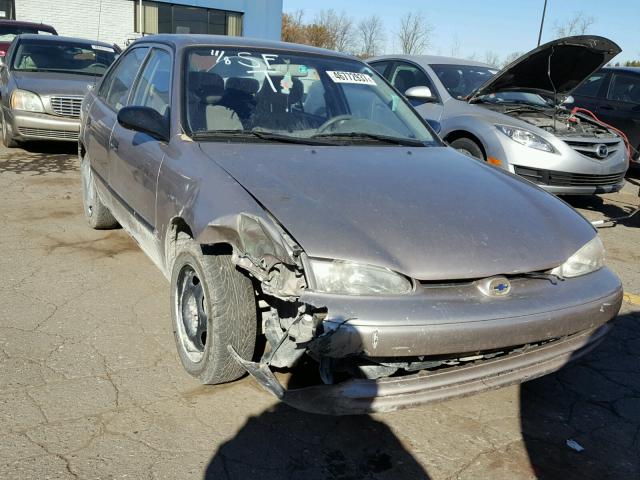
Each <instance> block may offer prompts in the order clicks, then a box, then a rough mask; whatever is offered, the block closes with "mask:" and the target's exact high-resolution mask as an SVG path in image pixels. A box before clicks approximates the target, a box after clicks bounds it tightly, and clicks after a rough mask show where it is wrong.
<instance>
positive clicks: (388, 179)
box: [201, 142, 595, 280]
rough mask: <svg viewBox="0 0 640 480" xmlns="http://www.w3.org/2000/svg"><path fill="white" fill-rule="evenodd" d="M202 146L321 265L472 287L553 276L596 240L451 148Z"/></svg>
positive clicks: (558, 210) (554, 205)
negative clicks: (513, 277) (341, 263)
mask: <svg viewBox="0 0 640 480" xmlns="http://www.w3.org/2000/svg"><path fill="white" fill-rule="evenodd" d="M201 148H202V149H203V151H204V152H205V154H207V155H208V156H209V157H210V158H211V159H212V160H214V161H215V162H216V163H217V164H218V165H220V166H221V167H222V168H223V169H225V170H226V171H227V172H228V173H229V174H230V175H231V176H233V177H234V178H235V179H236V180H237V181H238V182H239V183H240V184H241V185H242V186H243V187H244V188H245V189H246V190H247V191H248V192H249V193H250V194H251V195H252V196H253V197H254V198H255V199H256V200H257V201H258V202H259V203H260V204H261V205H262V206H263V207H264V208H265V209H266V210H267V211H268V212H270V213H271V214H272V215H273V216H274V217H275V218H276V219H277V220H278V221H279V222H280V224H281V225H282V226H283V227H284V228H285V229H286V230H287V231H288V232H289V233H290V234H291V235H292V236H293V238H295V239H296V241H297V242H298V243H299V244H300V246H301V247H302V248H303V249H304V250H305V251H306V253H307V254H308V255H309V256H312V257H323V258H336V259H345V260H352V261H356V262H362V263H366V264H373V265H378V266H383V267H387V268H390V269H392V270H395V271H398V272H401V273H403V274H405V275H408V276H410V277H412V278H415V279H419V280H452V279H471V278H481V277H488V276H491V275H496V274H513V273H523V272H532V271H540V270H546V269H548V268H552V267H555V266H557V265H559V264H561V263H562V262H564V261H565V260H566V259H567V258H568V257H570V256H571V255H572V254H573V253H575V252H576V251H577V250H578V249H579V248H580V247H582V246H583V245H584V244H585V243H586V242H587V241H589V240H590V239H591V238H593V237H594V235H595V232H594V229H593V227H592V226H591V225H590V224H589V223H588V222H587V221H586V220H584V218H582V217H581V216H580V215H579V214H577V213H576V212H575V211H574V210H573V209H572V208H571V207H569V206H568V205H566V204H565V203H564V202H562V201H560V200H558V199H557V198H555V197H553V196H552V195H550V194H548V193H546V192H544V191H543V190H541V189H539V188H537V187H534V186H532V185H531V184H529V183H528V182H527V181H525V180H522V179H519V178H518V177H515V176H514V175H511V174H509V173H506V172H503V171H501V170H497V169H495V168H494V167H490V166H488V165H485V164H481V163H480V162H477V161H475V160H472V159H469V158H468V157H465V156H464V155H461V154H459V153H458V152H456V151H455V150H453V149H451V148H448V147H431V148H403V147H361V146H353V147H313V148H312V147H303V146H298V145H275V144H267V145H265V144H245V145H233V146H232V147H231V148H230V146H229V145H225V144H221V143H213V142H211V143H205V142H203V143H202V144H201Z"/></svg>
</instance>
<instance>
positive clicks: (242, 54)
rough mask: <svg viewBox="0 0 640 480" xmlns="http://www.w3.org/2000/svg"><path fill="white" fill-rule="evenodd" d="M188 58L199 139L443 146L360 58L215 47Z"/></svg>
mask: <svg viewBox="0 0 640 480" xmlns="http://www.w3.org/2000/svg"><path fill="white" fill-rule="evenodd" d="M186 55H187V59H186V62H185V68H186V70H187V71H186V72H185V78H186V84H185V92H184V94H185V97H184V98H185V110H186V111H185V119H186V122H187V125H188V126H189V129H190V130H191V131H192V132H193V133H194V135H196V136H199V137H201V138H207V139H213V140H215V139H221V140H225V141H226V140H228V139H229V137H230V136H231V137H232V138H234V139H238V140H240V141H242V140H243V139H251V140H252V141H256V138H259V139H261V140H273V138H274V136H276V135H277V136H278V137H279V138H280V139H288V140H289V141H293V140H296V139H297V140H299V141H305V140H306V141H309V140H313V141H317V142H323V141H324V142H326V143H336V142H337V143H340V144H351V143H363V142H378V143H379V142H382V143H387V144H410V145H416V146H422V145H426V144H430V143H431V144H439V143H438V141H437V140H436V139H435V138H434V136H433V135H432V134H431V132H430V130H429V129H428V128H427V127H426V126H425V125H424V123H423V122H422V120H421V119H420V118H419V117H418V116H417V115H416V114H415V113H414V112H413V111H412V110H411V108H410V107H409V106H408V105H407V103H406V102H405V100H403V99H402V98H401V97H400V96H399V95H398V94H397V93H396V92H395V91H394V90H393V89H391V88H390V87H389V86H388V85H387V84H386V83H385V82H384V81H383V80H382V78H381V77H380V76H379V75H378V74H377V73H376V72H375V71H374V70H373V69H371V68H370V67H368V66H367V65H365V64H364V63H362V62H359V61H357V60H351V59H342V58H333V57H326V56H316V55H307V54H300V53H296V52H292V53H291V54H289V53H283V52H281V51H269V50H253V51H249V50H247V51H245V50H237V49H233V50H229V49H226V50H222V49H220V50H219V49H216V48H213V47H209V48H194V49H191V50H190V51H188V52H187V54H186Z"/></svg>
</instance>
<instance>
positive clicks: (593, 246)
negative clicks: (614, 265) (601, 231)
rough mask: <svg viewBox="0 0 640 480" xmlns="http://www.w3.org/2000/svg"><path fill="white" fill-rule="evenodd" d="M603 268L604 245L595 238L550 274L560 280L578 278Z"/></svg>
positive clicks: (598, 238)
mask: <svg viewBox="0 0 640 480" xmlns="http://www.w3.org/2000/svg"><path fill="white" fill-rule="evenodd" d="M603 266H604V245H602V240H600V237H598V236H596V237H594V238H593V239H592V240H590V241H589V242H588V243H587V244H585V245H584V246H583V247H582V248H581V249H580V250H578V251H577V252H576V253H574V254H573V255H571V257H569V260H567V261H566V262H564V263H563V264H562V265H560V266H559V267H556V268H554V269H553V270H551V274H552V275H557V276H558V277H561V278H571V277H579V276H580V275H584V274H586V273H591V272H595V271H596V270H598V269H600V268H602V267H603Z"/></svg>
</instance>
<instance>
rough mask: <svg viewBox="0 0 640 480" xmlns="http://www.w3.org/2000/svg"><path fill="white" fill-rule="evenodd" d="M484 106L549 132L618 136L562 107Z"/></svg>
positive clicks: (583, 116)
mask: <svg viewBox="0 0 640 480" xmlns="http://www.w3.org/2000/svg"><path fill="white" fill-rule="evenodd" d="M482 106H483V107H485V108H489V109H491V110H494V111H497V112H500V113H503V114H505V115H509V116H511V117H515V118H518V119H519V120H522V121H524V122H527V123H530V124H531V125H534V126H536V127H538V128H541V129H543V130H546V131H547V132H549V133H552V134H554V135H558V136H560V137H563V136H576V137H592V138H598V139H603V140H615V139H617V138H618V136H617V135H616V134H615V133H613V132H611V131H610V130H608V129H607V128H605V127H604V126H602V125H600V124H598V123H597V122H596V121H594V120H592V119H590V118H588V117H587V116H585V115H581V114H574V113H572V112H571V111H570V110H567V109H566V108H563V107H556V109H555V115H554V108H553V107H549V108H544V107H535V106H528V105H500V104H497V105H496V104H493V105H491V104H488V103H484V104H483V105H482Z"/></svg>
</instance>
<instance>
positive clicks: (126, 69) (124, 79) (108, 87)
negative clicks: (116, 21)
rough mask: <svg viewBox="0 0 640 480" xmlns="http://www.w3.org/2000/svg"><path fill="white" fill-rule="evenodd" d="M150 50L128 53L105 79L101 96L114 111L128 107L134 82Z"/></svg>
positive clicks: (134, 50) (135, 49)
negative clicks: (128, 99)
mask: <svg viewBox="0 0 640 480" xmlns="http://www.w3.org/2000/svg"><path fill="white" fill-rule="evenodd" d="M148 50H149V49H148V48H147V47H140V48H134V49H133V50H130V51H128V52H127V53H126V54H125V56H124V57H123V58H122V60H121V61H120V62H119V63H118V64H117V65H115V68H114V69H113V70H112V71H111V72H110V73H109V75H108V77H107V78H105V79H104V82H103V84H102V86H101V87H100V96H102V97H103V98H104V100H105V102H106V103H107V104H108V105H110V106H111V108H113V109H114V110H116V111H119V110H120V109H121V108H122V107H124V106H125V105H126V103H127V98H128V96H129V90H131V87H132V86H133V81H134V80H135V78H136V74H137V73H138V69H139V68H140V65H141V64H142V61H143V60H144V57H145V56H146V54H147V51H148Z"/></svg>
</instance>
